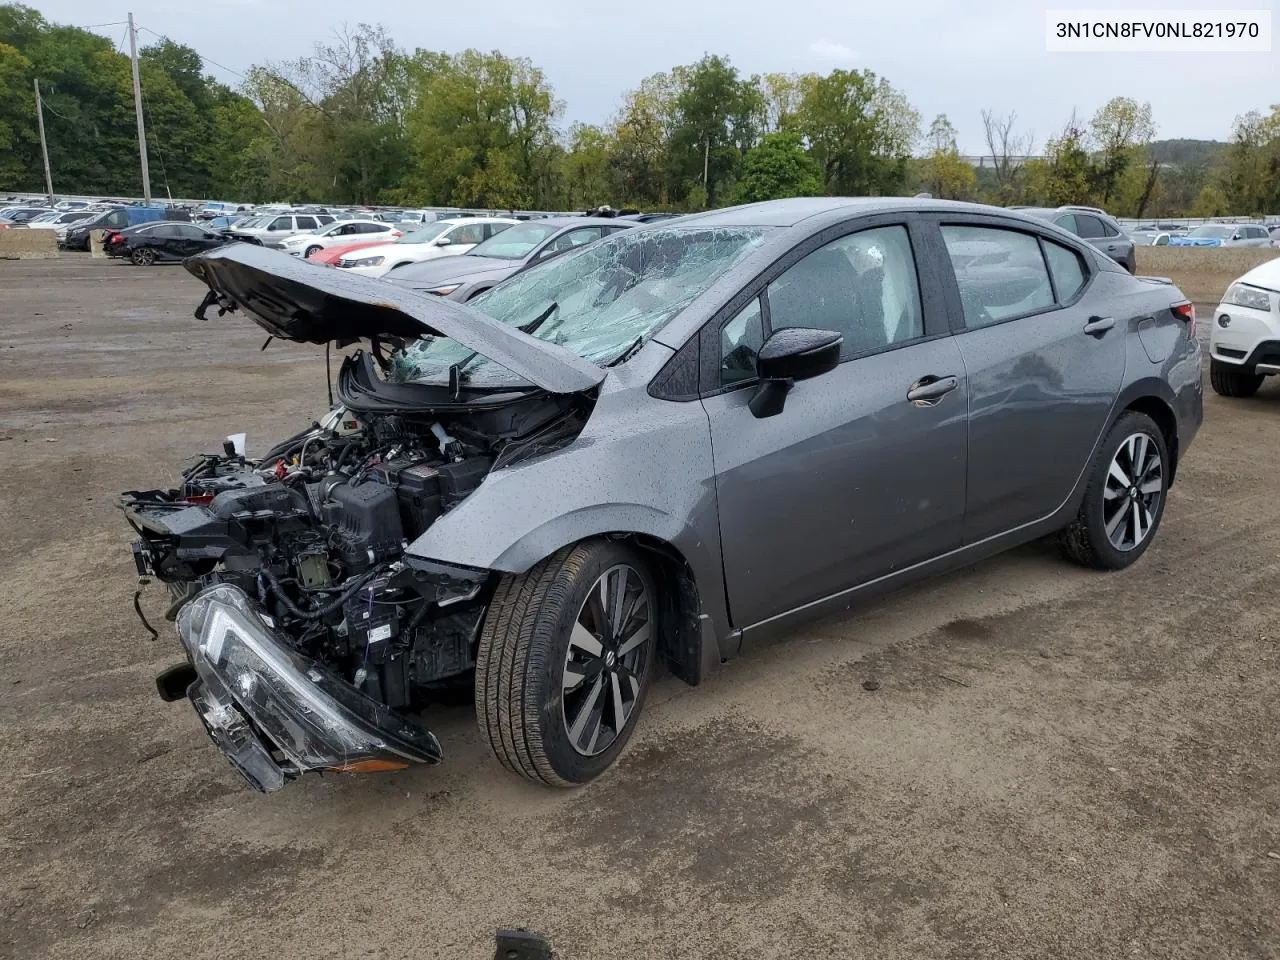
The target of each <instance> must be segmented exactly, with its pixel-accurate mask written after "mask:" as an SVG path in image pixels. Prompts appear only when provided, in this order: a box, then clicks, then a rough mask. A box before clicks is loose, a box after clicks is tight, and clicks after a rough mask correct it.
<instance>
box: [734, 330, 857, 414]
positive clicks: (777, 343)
mask: <svg viewBox="0 0 1280 960" xmlns="http://www.w3.org/2000/svg"><path fill="white" fill-rule="evenodd" d="M843 342H844V337H843V336H842V335H840V334H838V333H836V332H835V331H834V330H813V329H811V328H809V327H787V328H785V329H782V330H775V331H774V332H773V335H772V336H771V337H769V339H768V340H766V341H765V342H764V346H763V347H761V348H760V352H759V353H757V354H756V376H758V377H759V378H760V386H758V387H756V392H755V396H753V397H752V398H751V401H750V403H748V404H747V406H748V407H749V409H750V410H751V412H752V414H754V415H755V416H756V417H758V418H760V419H763V418H765V417H775V416H777V415H778V414H780V413H781V412H782V408H783V405H784V404H785V403H786V400H787V394H788V393H789V392H790V390H791V387H792V385H793V384H794V383H795V382H796V381H797V380H808V379H810V378H812V377H819V376H821V375H822V374H824V373H829V372H830V371H832V370H834V369H835V368H836V367H837V366H838V365H839V363H840V345H841V344H842V343H843Z"/></svg>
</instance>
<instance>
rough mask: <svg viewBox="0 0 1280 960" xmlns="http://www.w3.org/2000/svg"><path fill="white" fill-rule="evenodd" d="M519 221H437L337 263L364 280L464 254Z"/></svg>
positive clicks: (488, 219)
mask: <svg viewBox="0 0 1280 960" xmlns="http://www.w3.org/2000/svg"><path fill="white" fill-rule="evenodd" d="M519 222H520V221H519V220H511V219H509V218H507V217H460V218H458V219H457V220H438V221H436V222H435V223H431V224H427V225H426V226H425V227H423V228H422V229H421V230H415V231H414V232H413V233H406V234H405V235H404V236H403V237H401V238H400V239H399V240H397V241H395V242H394V243H380V244H378V245H377V246H373V247H365V248H363V249H361V250H355V251H352V252H351V253H349V254H347V255H346V256H344V257H343V258H342V259H341V260H339V261H338V266H339V267H341V268H343V269H344V270H350V271H351V272H352V273H358V274H361V275H363V276H366V277H381V276H382V275H383V274H385V273H387V272H388V271H389V270H394V269H395V268H396V267H403V266H404V265H405V264H408V263H422V262H423V261H424V260H434V259H435V258H436V257H454V256H457V255H458V254H461V253H466V252H467V251H468V250H470V249H471V248H472V247H474V246H475V245H476V244H477V243H480V242H481V241H482V240H488V239H489V238H490V237H492V236H493V235H494V234H495V233H501V232H502V231H503V230H506V229H507V228H508V227H514V226H515V225H516V224H517V223H519Z"/></svg>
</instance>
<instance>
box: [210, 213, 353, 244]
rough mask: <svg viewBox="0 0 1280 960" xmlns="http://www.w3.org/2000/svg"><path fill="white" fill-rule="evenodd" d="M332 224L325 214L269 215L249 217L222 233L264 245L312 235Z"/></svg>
mask: <svg viewBox="0 0 1280 960" xmlns="http://www.w3.org/2000/svg"><path fill="white" fill-rule="evenodd" d="M331 223H333V217H331V216H329V214H327V213H306V214H302V213H300V214H296V215H295V214H289V213H281V214H271V215H268V216H257V217H250V218H249V219H247V220H241V221H240V222H239V223H237V224H236V225H235V226H234V227H232V228H231V229H230V230H226V231H224V233H225V234H226V235H227V236H228V237H232V238H234V239H236V240H248V241H249V242H250V243H258V244H262V245H264V246H265V245H266V244H267V243H269V242H272V241H277V240H283V239H284V238H285V237H291V236H293V235H294V234H295V233H314V232H315V231H316V230H319V229H320V228H321V227H327V226H328V225H329V224H331Z"/></svg>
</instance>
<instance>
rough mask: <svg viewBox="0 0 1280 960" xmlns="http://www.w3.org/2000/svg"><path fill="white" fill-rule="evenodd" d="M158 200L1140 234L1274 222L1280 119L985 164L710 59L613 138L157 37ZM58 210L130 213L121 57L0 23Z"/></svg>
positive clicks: (808, 85) (9, 177) (0, 15)
mask: <svg viewBox="0 0 1280 960" xmlns="http://www.w3.org/2000/svg"><path fill="white" fill-rule="evenodd" d="M139 60H140V66H139V70H140V76H141V85H142V89H143V91H144V114H145V116H146V122H147V139H148V145H149V147H150V152H151V167H152V179H153V189H154V191H155V192H156V193H157V194H158V195H160V196H164V195H165V194H166V192H167V193H168V194H169V195H172V196H175V197H214V198H226V199H232V200H244V201H250V202H263V201H268V200H289V201H292V202H295V203H300V202H328V203H345V204H374V203H379V204H397V205H409V206H417V205H431V206H462V207H483V208H504V209H507V208H511V209H518V208H528V209H552V210H554V209H587V208H590V207H594V206H597V205H599V204H606V203H607V204H611V205H613V206H615V207H623V206H628V207H640V208H643V209H649V210H653V209H669V210H697V209H704V208H707V207H713V206H724V205H726V204H731V203H740V202H749V201H754V200H765V199H771V198H776V197H784V196H811V195H824V194H827V195H844V196H848V195H854V196H856V195H900V194H910V193H915V192H919V191H925V192H929V193H931V194H933V195H934V196H939V197H947V198H954V199H968V200H979V201H985V202H991V203H997V204H1002V205H1009V204H1018V203H1021V204H1047V205H1057V204H1061V203H1089V204H1096V205H1100V206H1103V207H1105V208H1107V209H1108V210H1110V211H1112V212H1113V213H1116V214H1117V215H1121V216H1124V215H1129V216H1150V217H1156V216H1172V215H1179V214H1182V215H1194V216H1218V215H1226V214H1261V213H1277V212H1280V106H1275V107H1272V108H1271V109H1270V112H1269V113H1266V114H1264V113H1261V112H1251V113H1248V114H1245V115H1244V116H1242V117H1237V118H1236V120H1235V123H1234V125H1233V129H1232V135H1231V139H1230V142H1229V143H1228V144H1226V145H1224V146H1221V147H1220V148H1219V149H1216V150H1215V151H1213V152H1211V153H1208V154H1206V153H1204V152H1203V151H1201V152H1199V153H1196V154H1194V156H1191V158H1190V159H1187V158H1183V157H1179V159H1178V160H1177V161H1173V160H1171V159H1170V154H1169V152H1168V151H1162V150H1161V149H1160V148H1161V146H1162V145H1161V143H1160V142H1158V141H1156V140H1155V131H1156V126H1155V122H1154V120H1153V118H1152V115H1151V107H1150V105H1149V104H1145V103H1138V102H1137V101H1135V100H1133V99H1130V98H1127V97H1116V98H1114V99H1112V100H1111V101H1110V102H1108V103H1107V104H1105V105H1104V106H1102V107H1101V108H1100V109H1098V110H1097V111H1096V112H1095V113H1094V114H1092V115H1091V116H1089V117H1087V118H1081V117H1079V116H1077V115H1073V116H1072V117H1071V118H1069V120H1068V121H1067V122H1066V123H1065V124H1064V125H1063V127H1062V128H1061V129H1060V130H1058V131H1056V132H1054V133H1053V134H1052V135H1050V136H1049V137H1048V138H1047V139H1046V140H1045V142H1044V144H1043V147H1042V148H1041V149H1037V143H1036V140H1035V137H1034V134H1033V133H1032V132H1031V131H1028V130H1024V129H1022V128H1021V127H1020V126H1019V123H1018V118H1017V116H1016V115H1015V114H997V113H995V112H994V111H991V110H984V111H982V120H983V128H984V131H985V140H986V144H985V146H986V155H985V156H984V157H983V159H982V163H981V165H980V166H978V167H977V168H976V169H975V167H974V165H973V164H972V163H970V162H969V161H968V160H966V159H963V158H962V157H961V155H960V151H959V148H958V146H957V142H956V131H955V128H954V126H953V125H952V124H951V122H950V121H949V120H948V118H947V117H946V116H938V117H936V118H934V119H933V120H932V122H931V123H930V124H929V125H928V127H927V128H926V127H924V126H923V124H922V120H921V117H920V115H919V113H918V112H917V111H916V110H915V108H914V107H913V106H912V105H911V103H910V101H909V100H908V98H907V96H906V95H905V93H904V92H903V91H902V90H900V89H898V88H897V87H895V86H893V85H892V84H891V83H890V82H889V81H888V80H886V79H885V78H883V77H878V76H876V75H875V74H874V73H873V72H871V71H869V70H839V69H837V70H832V71H831V72H829V73H827V74H825V75H820V74H816V73H805V74H779V73H772V74H763V75H755V74H753V75H744V74H742V73H741V72H740V71H739V70H738V69H737V68H736V67H735V66H734V65H733V63H732V62H731V61H730V60H729V58H728V57H724V56H718V55H712V54H708V55H706V56H704V57H703V58H702V59H701V60H699V61H697V62H696V63H692V64H688V65H684V66H677V67H674V68H672V69H671V70H669V71H666V72H662V73H657V74H654V75H652V76H650V77H646V78H645V79H643V80H642V81H641V82H640V84H639V85H638V86H637V87H636V88H635V89H634V90H630V91H628V92H627V93H626V94H624V96H623V98H622V102H621V106H620V107H619V109H618V110H617V112H616V114H615V115H614V116H613V117H612V118H611V119H610V120H609V121H608V122H607V123H605V124H602V125H594V124H572V125H570V126H568V127H567V128H566V127H564V126H563V124H562V122H561V121H562V118H563V115H564V104H563V103H562V102H561V101H560V100H558V99H557V97H556V95H555V91H554V90H553V89H552V87H551V85H550V83H549V82H548V81H547V79H546V76H545V74H544V73H543V71H542V70H541V69H540V68H539V67H538V66H536V65H535V64H534V63H532V62H531V61H530V60H528V59H526V58H518V57H508V56H505V55H503V54H502V53H500V52H497V51H493V52H488V53H485V52H481V51H477V50H465V51H462V52H460V53H455V54H447V53H441V52H435V51H429V50H422V49H417V50H413V51H407V50H404V49H402V48H400V47H398V46H397V45H396V44H395V43H394V42H393V41H392V40H391V38H390V37H389V36H388V35H387V33H386V31H385V30H384V29H382V28H381V27H376V26H369V25H365V24H361V25H359V26H357V27H355V28H344V29H342V30H340V31H339V32H337V33H336V34H335V36H334V38H333V39H332V40H331V41H330V42H327V43H318V44H316V45H315V48H314V50H313V52H312V54H311V55H310V56H305V57H301V58H299V59H296V60H289V61H282V62H278V63H264V64H259V65H255V66H253V67H251V68H250V69H249V70H248V72H247V73H246V74H245V75H244V77H243V79H242V81H241V82H240V84H239V85H238V87H237V88H236V89H232V88H231V87H229V86H227V85H226V84H223V83H220V82H218V81H217V80H215V79H213V78H212V77H210V76H207V75H205V73H204V66H203V62H202V60H201V57H200V55H199V53H198V52H197V51H195V50H193V49H192V48H190V47H187V46H184V45H182V44H178V43H174V42H173V41H171V40H169V39H167V38H161V37H156V38H155V40H154V42H152V43H150V44H148V45H145V46H143V48H142V50H141V52H140V55H139ZM36 77H38V78H39V79H40V82H41V91H42V95H43V98H44V101H45V106H46V114H45V124H46V130H47V133H48V140H49V155H50V163H51V165H52V167H53V172H54V186H55V189H56V190H57V191H59V192H63V193H77V194H121V195H130V194H133V195H136V194H137V193H138V192H139V187H140V183H139V171H138V162H137V145H136V139H135V138H136V132H135V125H134V117H133V98H132V88H131V80H130V65H129V59H128V57H127V56H125V55H124V54H123V53H122V52H118V51H117V49H116V48H115V47H114V46H113V44H112V41H110V40H108V39H106V38H104V37H101V36H99V35H97V34H94V33H91V32H89V31H87V30H83V29H80V28H77V27H68V26H59V25H56V24H51V23H49V22H47V21H46V20H45V19H44V18H43V17H42V16H41V15H40V14H39V13H38V12H36V11H34V10H32V9H30V8H28V7H25V6H22V5H18V4H5V5H0V188H7V189H9V190H22V191H34V192H39V191H40V190H41V189H42V187H43V172H42V167H41V160H40V152H39V142H38V138H37V133H36V125H35V105H34V97H33V92H32V79H33V78H36Z"/></svg>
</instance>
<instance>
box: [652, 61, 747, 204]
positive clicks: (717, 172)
mask: <svg viewBox="0 0 1280 960" xmlns="http://www.w3.org/2000/svg"><path fill="white" fill-rule="evenodd" d="M679 79H680V87H679V92H678V93H677V94H676V97H675V120H674V126H673V129H672V131H671V136H670V145H669V154H668V159H669V162H670V165H671V166H670V170H671V173H672V176H673V178H674V183H673V187H674V188H675V189H677V190H678V191H679V192H680V193H681V194H687V193H688V190H689V188H690V187H692V186H693V185H694V184H701V185H702V187H703V189H704V190H705V191H706V203H707V205H708V206H715V205H716V201H717V197H718V195H719V194H720V193H721V192H722V191H724V190H725V189H726V188H728V187H729V186H730V185H731V184H732V183H733V181H734V180H735V179H736V178H737V175H738V172H739V170H740V169H741V166H742V158H743V155H744V154H745V153H746V151H747V150H749V149H750V148H751V147H752V146H754V145H755V143H756V140H757V137H758V120H759V118H760V116H761V115H762V113H763V99H762V97H761V94H760V91H759V89H758V88H757V87H756V85H755V84H754V83H752V82H751V81H749V80H742V79H741V78H739V76H738V71H737V68H736V67H734V66H733V64H731V63H730V62H729V60H728V58H726V57H719V56H712V55H707V56H704V57H703V58H702V59H701V60H699V61H698V62H697V63H695V64H693V65H691V66H689V67H687V68H685V70H684V71H683V72H682V73H681V74H680V75H679Z"/></svg>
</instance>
